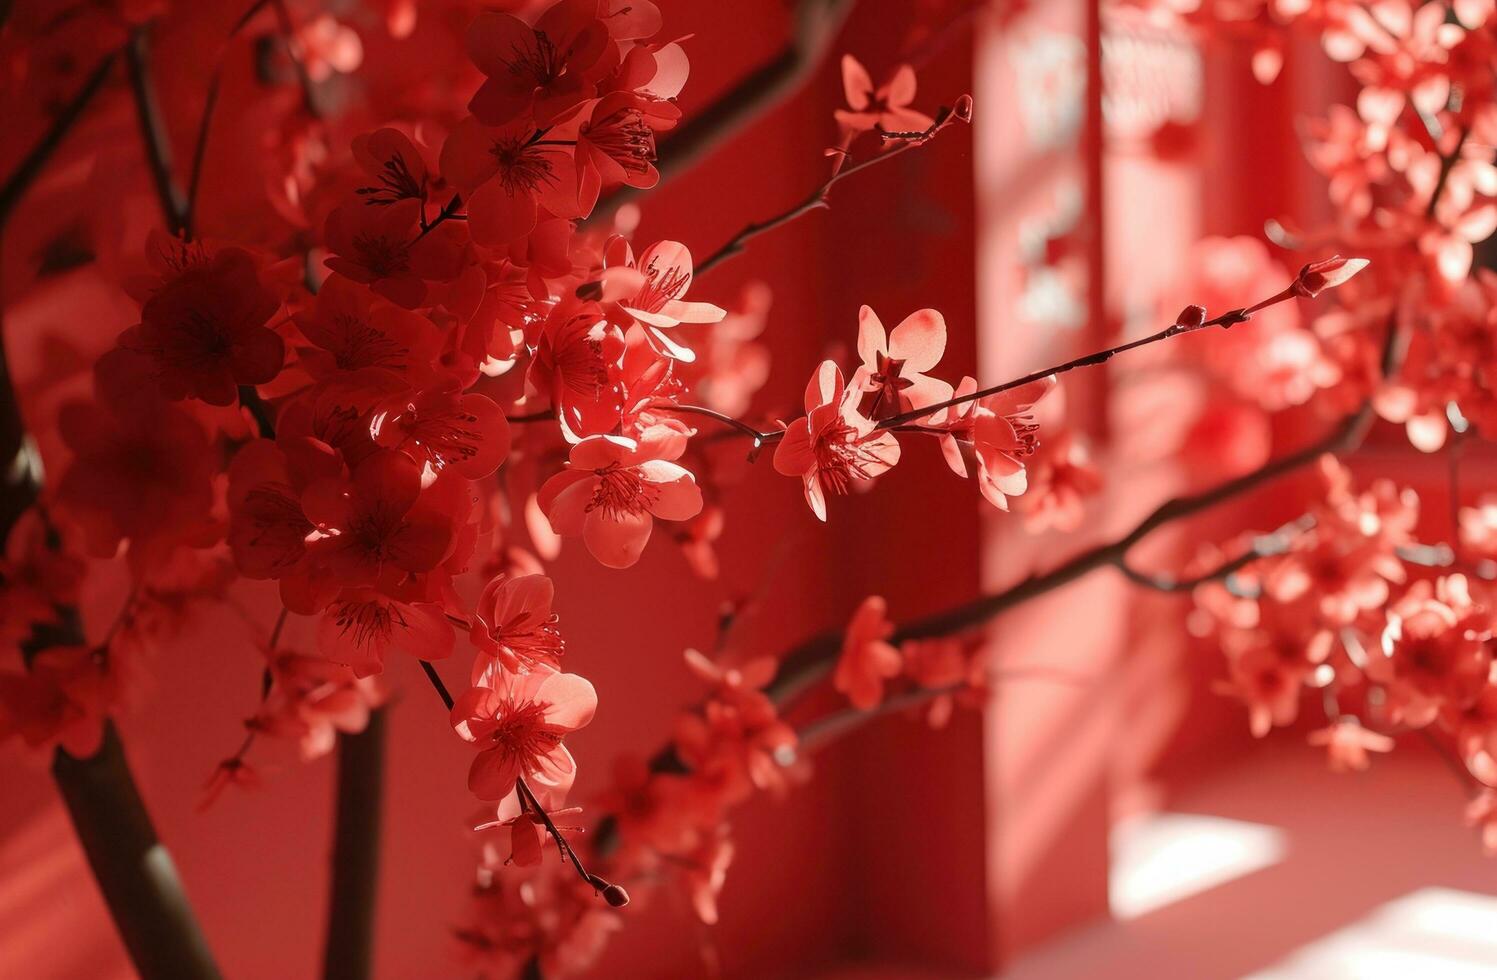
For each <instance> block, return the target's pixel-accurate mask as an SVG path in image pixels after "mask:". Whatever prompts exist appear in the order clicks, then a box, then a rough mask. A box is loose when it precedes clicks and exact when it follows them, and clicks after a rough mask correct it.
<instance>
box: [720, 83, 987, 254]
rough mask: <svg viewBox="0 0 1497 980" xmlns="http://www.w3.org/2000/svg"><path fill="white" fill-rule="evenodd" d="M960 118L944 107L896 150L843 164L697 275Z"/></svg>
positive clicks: (732, 242) (733, 241)
mask: <svg viewBox="0 0 1497 980" xmlns="http://www.w3.org/2000/svg"><path fill="white" fill-rule="evenodd" d="M956 118H958V117H957V116H956V114H955V111H954V110H952V109H950V108H943V109H942V110H941V111H940V112H939V113H937V114H936V119H935V122H933V123H931V125H930V128H929V129H927V130H926V131H925V132H923V133H913V134H908V138H899V146H897V147H895V148H894V149H892V150H887V151H884V152H881V153H879V154H877V155H876V156H871V157H869V158H868V159H866V160H860V161H859V162H857V163H855V164H853V165H851V166H848V167H843V168H842V169H841V170H838V171H837V172H836V173H834V174H832V175H831V176H830V177H828V178H827V179H826V180H825V181H823V182H822V183H821V184H820V185H819V186H818V187H817V188H816V189H815V190H813V191H811V193H810V194H808V195H806V197H805V199H804V200H802V201H801V202H800V203H799V204H796V205H794V206H792V207H790V208H788V209H787V210H785V211H781V212H780V213H779V214H777V215H775V216H773V217H771V218H765V219H764V220H763V221H755V222H751V223H749V224H747V225H745V226H744V227H743V228H742V229H741V230H740V231H739V232H738V234H736V235H734V236H733V237H732V238H730V239H729V240H728V241H727V242H726V243H724V244H723V245H722V247H720V248H719V249H718V250H717V251H715V252H713V253H712V254H711V255H709V256H707V258H705V259H703V260H702V261H701V262H699V263H698V264H697V266H696V276H697V277H698V278H700V277H702V276H704V275H706V274H707V273H708V272H710V271H711V270H712V269H714V268H716V267H717V266H718V265H719V264H721V263H722V262H725V261H727V260H728V259H730V258H732V257H733V256H735V255H738V254H739V253H741V252H742V251H743V250H744V248H745V247H747V245H748V242H749V241H750V240H752V239H754V238H757V237H758V236H760V235H762V234H764V233H765V232H767V231H773V230H774V229H776V228H778V227H780V226H781V225H787V224H789V223H790V222H792V221H794V220H795V219H797V218H799V217H801V216H802V215H806V214H810V213H811V212H812V211H815V210H817V209H819V208H824V207H828V204H827V196H828V195H829V194H831V192H832V188H833V187H836V186H837V184H838V183H840V182H841V181H843V180H846V179H847V178H848V177H851V176H852V175H853V174H855V173H858V172H859V171H863V170H867V169H868V168H870V167H874V166H877V165H878V164H881V163H884V162H886V161H889V160H892V159H894V158H895V157H897V156H899V155H900V154H901V153H904V152H906V151H907V150H910V149H912V148H914V147H917V146H924V145H925V144H926V143H928V142H930V140H931V139H932V138H933V137H934V136H935V135H936V134H937V133H939V132H940V131H941V130H942V129H945V128H946V126H947V125H949V124H950V123H951V122H952V121H953V120H955V119H956Z"/></svg>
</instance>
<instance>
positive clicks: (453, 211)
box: [415, 194, 468, 242]
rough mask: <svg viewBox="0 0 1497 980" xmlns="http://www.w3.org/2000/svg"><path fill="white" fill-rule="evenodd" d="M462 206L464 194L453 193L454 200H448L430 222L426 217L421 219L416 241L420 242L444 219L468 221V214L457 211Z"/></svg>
mask: <svg viewBox="0 0 1497 980" xmlns="http://www.w3.org/2000/svg"><path fill="white" fill-rule="evenodd" d="M462 206H463V196H462V195H461V194H454V195H452V200H450V201H448V202H447V203H446V204H445V205H444V206H443V207H442V210H441V211H438V212H437V216H436V217H435V218H433V219H432V220H431V221H430V222H428V221H427V220H426V219H425V218H423V219H421V231H420V232H419V233H418V234H417V235H416V238H415V241H418V242H419V241H420V240H421V239H423V238H425V237H426V235H427V233H428V232H430V231H431V230H432V229H433V228H435V227H436V226H437V225H440V224H441V223H442V222H444V221H467V220H468V216H467V215H466V214H458V213H457V209H458V208H460V207H462Z"/></svg>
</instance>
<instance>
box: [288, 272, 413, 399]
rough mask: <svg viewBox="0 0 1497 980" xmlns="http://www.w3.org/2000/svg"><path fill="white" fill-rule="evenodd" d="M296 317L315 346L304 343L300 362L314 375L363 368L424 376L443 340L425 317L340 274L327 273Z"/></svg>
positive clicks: (305, 334)
mask: <svg viewBox="0 0 1497 980" xmlns="http://www.w3.org/2000/svg"><path fill="white" fill-rule="evenodd" d="M292 319H293V320H294V321H295V322H296V326H297V328H298V329H299V330H301V332H302V336H304V337H306V338H307V340H309V341H311V343H312V345H313V346H312V347H310V348H302V350H301V355H300V363H301V365H302V366H303V367H304V368H306V370H307V373H308V374H310V375H312V376H313V377H314V378H324V377H327V376H328V375H330V374H332V373H333V372H334V371H359V370H362V369H364V368H380V369H382V370H386V371H394V372H397V373H399V374H402V375H405V376H410V377H416V376H420V375H422V374H424V373H426V372H428V371H430V369H431V364H432V362H433V361H435V360H436V357H437V350H438V348H439V346H440V345H441V338H440V336H439V335H438V333H437V328H436V325H435V324H433V323H432V322H431V321H430V320H428V319H427V318H426V317H424V316H421V315H419V314H417V313H412V312H410V311H409V310H406V309H402V308H401V307H399V306H396V305H395V304H393V303H391V302H389V301H387V300H385V299H382V298H380V297H378V296H376V295H374V294H373V292H371V290H370V289H369V288H368V287H367V286H365V285H363V284H361V283H357V282H354V281H353V280H351V279H345V278H343V277H342V276H330V277H328V280H327V282H325V283H323V285H322V288H321V289H320V290H319V291H318V293H317V300H316V302H315V303H314V304H313V306H312V309H310V310H308V311H307V312H304V313H297V314H294V315H293V317H292Z"/></svg>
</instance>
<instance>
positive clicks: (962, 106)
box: [951, 95, 972, 123]
mask: <svg viewBox="0 0 1497 980" xmlns="http://www.w3.org/2000/svg"><path fill="white" fill-rule="evenodd" d="M951 114H952V115H953V116H955V117H956V118H958V119H960V120H961V121H962V122H964V123H969V122H971V121H972V96H970V95H964V96H962V97H961V98H959V99H957V100H956V104H955V105H953V106H952V107H951Z"/></svg>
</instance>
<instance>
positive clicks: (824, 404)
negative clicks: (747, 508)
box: [774, 361, 899, 521]
mask: <svg viewBox="0 0 1497 980" xmlns="http://www.w3.org/2000/svg"><path fill="white" fill-rule="evenodd" d="M853 394H854V393H852V392H849V391H848V390H847V386H846V384H845V383H844V382H843V379H842V371H841V370H840V369H839V368H838V367H837V365H836V364H835V363H834V362H832V361H824V362H822V364H821V367H820V368H818V369H817V371H816V374H815V375H813V376H812V377H811V382H810V384H808V385H807V386H806V399H805V405H806V414H805V416H804V417H802V418H799V419H796V420H795V421H794V422H792V423H791V424H790V426H789V428H788V429H787V430H786V432H785V437H784V438H783V439H781V440H780V444H779V445H778V446H776V447H775V453H774V468H775V470H776V471H778V472H779V473H782V474H783V475H785V476H798V477H800V478H801V482H802V484H803V485H804V487H805V493H806V503H808V504H810V505H811V512H812V513H813V514H815V515H816V516H817V518H818V519H820V520H823V521H824V520H826V494H827V491H831V492H832V493H847V492H848V490H849V489H851V487H852V485H853V483H854V481H866V480H872V479H873V478H874V477H876V476H879V475H880V474H882V473H884V472H885V471H887V470H888V469H890V468H891V467H893V466H894V465H895V464H896V463H898V462H899V440H898V439H896V438H895V437H894V435H893V433H890V432H883V431H878V430H877V427H876V425H875V423H874V422H873V421H872V420H871V419H868V418H865V417H864V416H863V415H862V414H860V413H859V412H858V410H857V408H856V407H854V404H853V403H854V401H855V400H856V399H855V398H854V397H852V395H853Z"/></svg>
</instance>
